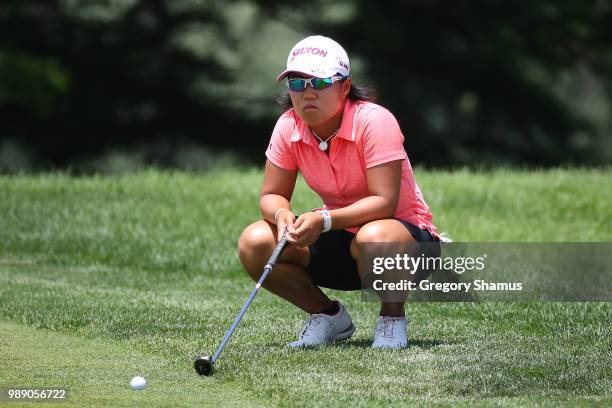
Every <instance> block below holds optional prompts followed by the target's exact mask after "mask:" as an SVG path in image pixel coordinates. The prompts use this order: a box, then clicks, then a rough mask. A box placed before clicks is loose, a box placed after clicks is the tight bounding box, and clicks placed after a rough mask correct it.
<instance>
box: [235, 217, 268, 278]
mask: <svg viewBox="0 0 612 408" xmlns="http://www.w3.org/2000/svg"><path fill="white" fill-rule="evenodd" d="M274 245H275V241H274V232H273V231H272V229H271V228H270V225H269V224H268V223H267V222H266V221H263V220H260V221H257V222H255V223H253V224H251V225H249V226H248V227H246V228H245V229H244V231H242V234H241V235H240V239H239V240H238V256H239V257H240V261H241V262H242V264H243V265H244V266H245V267H247V268H248V267H249V266H251V265H253V266H256V265H254V264H259V263H261V262H265V259H266V257H267V256H270V253H272V251H273V250H274Z"/></svg>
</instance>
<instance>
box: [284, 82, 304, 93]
mask: <svg viewBox="0 0 612 408" xmlns="http://www.w3.org/2000/svg"><path fill="white" fill-rule="evenodd" d="M287 84H288V85H289V89H291V90H292V91H294V92H302V91H303V90H304V89H305V88H306V81H304V80H303V79H289V80H287Z"/></svg>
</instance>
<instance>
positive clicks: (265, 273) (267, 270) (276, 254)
mask: <svg viewBox="0 0 612 408" xmlns="http://www.w3.org/2000/svg"><path fill="white" fill-rule="evenodd" d="M286 244H287V232H286V231H285V233H283V236H282V237H281V239H280V241H278V244H277V245H276V248H275V249H274V251H273V252H272V255H271V256H270V259H269V260H268V263H267V264H266V266H265V267H264V271H263V273H262V274H261V277H260V278H259V280H258V281H257V284H256V285H255V287H254V288H253V290H252V291H251V294H250V295H249V298H248V299H247V301H246V302H245V303H244V306H242V309H241V310H240V312H239V313H238V315H237V316H236V319H235V320H234V323H233V324H232V326H231V327H230V328H229V330H228V331H227V333H225V336H224V337H223V340H221V343H220V344H219V347H217V350H216V351H215V354H214V355H213V356H212V359H211V364H214V363H215V361H217V359H218V358H219V356H220V355H221V352H222V351H223V349H224V348H225V345H226V344H227V342H228V341H229V339H230V338H231V337H232V334H234V330H236V327H238V324H239V323H240V320H242V316H244V314H245V313H246V311H247V309H248V308H249V306H250V304H251V302H253V299H254V298H255V295H256V294H257V292H258V291H259V288H261V285H262V283H263V281H264V280H265V279H266V276H268V274H269V273H270V272H271V271H272V269H274V265H276V261H277V260H278V257H279V256H280V254H281V252H283V249H285V246H286Z"/></svg>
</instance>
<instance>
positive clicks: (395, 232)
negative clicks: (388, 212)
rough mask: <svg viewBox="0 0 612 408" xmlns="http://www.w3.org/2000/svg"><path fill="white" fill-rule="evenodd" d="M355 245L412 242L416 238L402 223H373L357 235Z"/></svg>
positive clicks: (362, 228) (388, 220)
mask: <svg viewBox="0 0 612 408" xmlns="http://www.w3.org/2000/svg"><path fill="white" fill-rule="evenodd" d="M355 241H356V242H355V244H363V243H367V242H410V241H414V237H413V236H412V234H411V233H410V231H408V229H407V228H406V227H405V226H404V225H402V223H401V222H399V221H397V220H393V219H386V220H377V221H372V222H369V223H367V224H365V225H364V226H362V227H361V228H360V229H359V231H357V234H356V235H355Z"/></svg>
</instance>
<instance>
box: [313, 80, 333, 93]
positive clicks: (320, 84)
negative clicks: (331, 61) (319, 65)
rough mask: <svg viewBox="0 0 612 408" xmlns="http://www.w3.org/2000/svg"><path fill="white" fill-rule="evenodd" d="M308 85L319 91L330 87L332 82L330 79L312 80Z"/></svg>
mask: <svg viewBox="0 0 612 408" xmlns="http://www.w3.org/2000/svg"><path fill="white" fill-rule="evenodd" d="M310 83H311V84H312V87H313V88H314V89H316V90H317V91H320V90H321V89H325V88H327V87H329V86H331V85H332V84H333V81H332V79H331V78H312V81H311V82H310Z"/></svg>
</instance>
